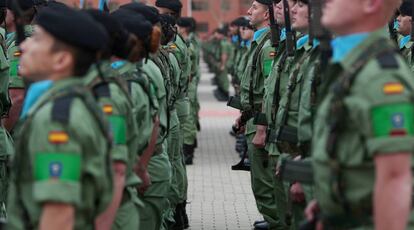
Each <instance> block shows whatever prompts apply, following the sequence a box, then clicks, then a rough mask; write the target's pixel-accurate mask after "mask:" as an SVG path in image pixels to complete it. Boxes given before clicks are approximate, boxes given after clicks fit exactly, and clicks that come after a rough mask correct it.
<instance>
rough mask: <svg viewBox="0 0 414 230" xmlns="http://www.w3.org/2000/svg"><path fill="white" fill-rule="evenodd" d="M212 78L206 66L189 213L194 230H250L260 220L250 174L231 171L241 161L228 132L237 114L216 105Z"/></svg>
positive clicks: (233, 140) (201, 85) (219, 103)
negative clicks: (232, 166) (211, 82)
mask: <svg viewBox="0 0 414 230" xmlns="http://www.w3.org/2000/svg"><path fill="white" fill-rule="evenodd" d="M212 77H213V76H212V74H210V73H207V70H206V67H205V65H203V75H202V80H201V83H200V87H199V97H200V102H201V112H200V116H201V126H202V131H201V133H199V136H198V140H199V148H198V149H197V150H196V153H195V155H196V158H195V164H194V165H193V166H190V167H188V169H187V170H188V172H187V173H188V179H189V194H188V199H189V202H190V204H189V205H188V212H189V218H190V224H191V229H192V230H236V229H243V230H246V229H251V228H252V227H251V226H252V223H253V222H254V221H255V220H257V219H260V215H259V213H258V211H257V208H256V205H255V202H254V198H253V194H252V191H251V187H250V175H249V173H248V172H240V171H231V168H230V167H231V165H233V164H235V163H237V162H238V161H239V158H238V155H237V154H236V152H235V151H234V144H235V139H234V138H233V137H231V136H230V135H229V130H230V126H231V124H232V122H233V121H234V118H235V117H237V115H238V112H237V111H236V110H234V109H230V108H227V107H226V105H225V103H223V102H217V101H216V100H215V98H214V96H213V90H214V87H213V86H212V85H211V84H210V81H211V78H212Z"/></svg>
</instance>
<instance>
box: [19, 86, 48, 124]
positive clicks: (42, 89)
mask: <svg viewBox="0 0 414 230" xmlns="http://www.w3.org/2000/svg"><path fill="white" fill-rule="evenodd" d="M52 85H53V81H51V80H43V81H38V82H35V83H33V84H31V85H30V87H29V89H28V90H27V94H26V97H25V99H24V103H23V107H22V112H21V114H20V118H23V119H24V118H25V117H26V116H27V113H28V112H29V110H30V109H31V108H32V107H33V105H34V104H36V102H37V101H38V100H39V99H40V98H41V97H42V95H44V94H45V93H46V92H47V91H48V90H49V89H50V88H51V87H52Z"/></svg>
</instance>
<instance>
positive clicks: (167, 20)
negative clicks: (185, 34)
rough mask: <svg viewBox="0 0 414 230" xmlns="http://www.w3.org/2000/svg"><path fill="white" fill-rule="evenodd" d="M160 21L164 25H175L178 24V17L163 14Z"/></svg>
mask: <svg viewBox="0 0 414 230" xmlns="http://www.w3.org/2000/svg"><path fill="white" fill-rule="evenodd" d="M160 22H161V24H162V25H170V26H174V25H175V24H176V19H175V18H174V17H173V16H171V15H169V14H161V15H160Z"/></svg>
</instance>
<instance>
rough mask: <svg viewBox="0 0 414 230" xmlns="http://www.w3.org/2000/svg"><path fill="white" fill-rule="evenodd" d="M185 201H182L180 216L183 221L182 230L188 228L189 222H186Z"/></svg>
mask: <svg viewBox="0 0 414 230" xmlns="http://www.w3.org/2000/svg"><path fill="white" fill-rule="evenodd" d="M186 207H187V201H184V203H183V205H182V210H181V211H182V216H183V221H184V229H187V228H189V227H190V222H189V220H188V215H187V208H186Z"/></svg>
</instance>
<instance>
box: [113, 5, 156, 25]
mask: <svg viewBox="0 0 414 230" xmlns="http://www.w3.org/2000/svg"><path fill="white" fill-rule="evenodd" d="M121 9H127V10H131V11H134V12H136V13H138V14H141V15H142V16H144V17H145V19H147V20H148V21H150V22H151V23H152V24H153V25H154V24H156V23H158V22H159V21H160V13H159V12H158V10H157V8H155V7H153V6H148V5H145V4H142V3H138V2H133V3H128V4H125V5H122V6H121Z"/></svg>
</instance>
